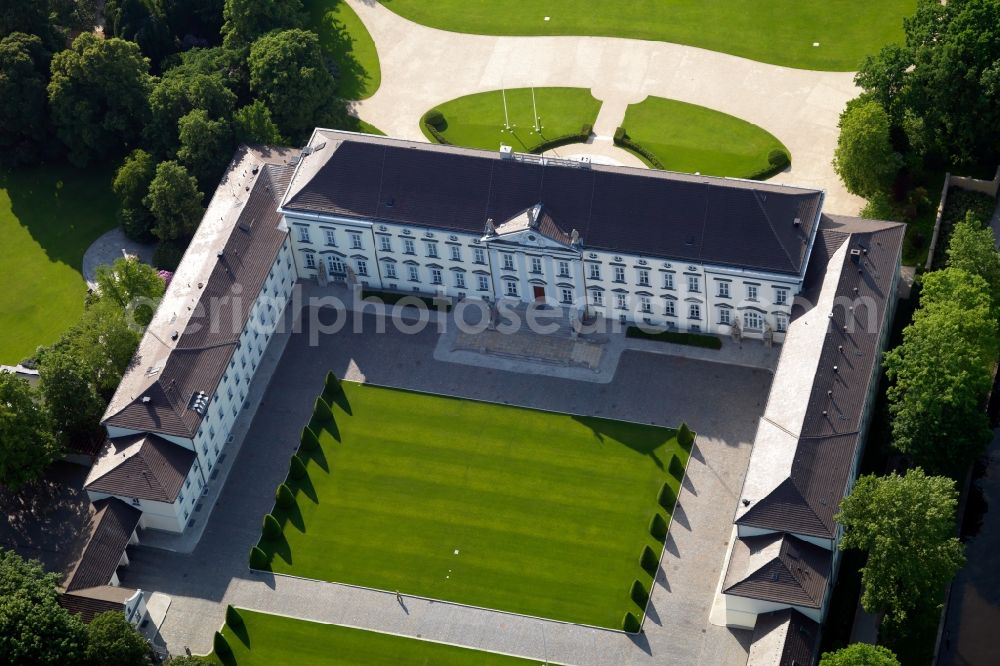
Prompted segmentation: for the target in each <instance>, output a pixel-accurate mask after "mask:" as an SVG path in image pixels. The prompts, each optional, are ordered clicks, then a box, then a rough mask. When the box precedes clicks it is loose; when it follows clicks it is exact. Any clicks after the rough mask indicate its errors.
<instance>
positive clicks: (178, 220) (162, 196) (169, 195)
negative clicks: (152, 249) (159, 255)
mask: <svg viewBox="0 0 1000 666" xmlns="http://www.w3.org/2000/svg"><path fill="white" fill-rule="evenodd" d="M203 196H204V195H203V194H202V193H201V192H199V191H198V182H197V181H196V180H195V179H194V177H192V176H190V175H188V172H187V169H185V168H184V167H183V166H181V165H180V164H178V163H177V162H173V161H168V162H160V163H159V164H158V165H156V176H155V177H154V178H153V182H151V183H150V184H149V194H147V195H146V198H145V199H143V203H145V204H146V206H147V207H148V208H149V210H150V212H151V213H152V214H153V219H155V220H156V226H154V227H153V234H155V235H156V237H157V238H159V239H160V240H177V239H178V238H188V237H190V236H192V235H193V234H194V232H195V230H196V229H197V228H198V223H199V222H200V221H201V216H202V213H203V212H204V210H203V209H202V207H201V200H202V197H203Z"/></svg>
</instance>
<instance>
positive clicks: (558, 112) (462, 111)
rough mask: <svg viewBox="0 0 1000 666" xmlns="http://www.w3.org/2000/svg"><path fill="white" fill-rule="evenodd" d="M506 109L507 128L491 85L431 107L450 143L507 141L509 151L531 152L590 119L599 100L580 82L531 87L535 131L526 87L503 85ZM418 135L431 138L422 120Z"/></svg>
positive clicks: (495, 145)
mask: <svg viewBox="0 0 1000 666" xmlns="http://www.w3.org/2000/svg"><path fill="white" fill-rule="evenodd" d="M506 96H507V113H508V116H509V119H510V124H511V127H512V129H511V130H510V131H507V130H505V129H504V103H503V95H502V94H501V91H499V90H491V91H489V92H484V93H476V94H474V95H466V96H465V97H459V98H457V99H453V100H451V101H448V102H445V103H444V104H440V105H438V106H437V107H436V108H437V109H438V110H439V111H441V113H442V114H444V120H445V125H443V126H442V127H441V128H440V133H441V135H443V136H444V138H445V139H446V140H447V141H448V142H449V143H452V144H455V145H456V146H465V147H466V148H482V149H484V150H498V149H499V148H500V144H507V145H509V146H512V147H513V148H514V150H515V152H519V153H530V152H535V151H536V150H537V149H538V148H539V147H540V146H541V145H542V144H545V143H547V142H549V141H552V140H553V139H556V138H559V137H564V136H569V135H579V134H580V131H581V128H582V127H583V126H584V125H593V124H594V121H595V120H597V112H598V111H600V110H601V102H600V100H597V99H594V96H593V95H591V94H590V91H589V90H587V89H585V88H535V107H536V108H537V109H538V116H539V117H540V118H541V123H540V124H541V132H535V126H534V125H535V124H534V118H533V112H532V104H531V88H512V89H509V90H507V91H506ZM420 126H421V130H423V133H424V136H426V137H427V138H428V139H429V140H430V141H436V138H435V137H434V136H433V135H432V134H431V133H430V132H429V131H428V129H427V127H426V125H425V124H424V123H421V124H420Z"/></svg>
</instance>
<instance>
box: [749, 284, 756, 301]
mask: <svg viewBox="0 0 1000 666" xmlns="http://www.w3.org/2000/svg"><path fill="white" fill-rule="evenodd" d="M747 300H748V301H756V300H757V285H755V284H748V285H747Z"/></svg>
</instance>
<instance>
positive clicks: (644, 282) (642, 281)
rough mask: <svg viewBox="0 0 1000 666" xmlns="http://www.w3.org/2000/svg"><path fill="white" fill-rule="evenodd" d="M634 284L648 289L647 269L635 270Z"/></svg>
mask: <svg viewBox="0 0 1000 666" xmlns="http://www.w3.org/2000/svg"><path fill="white" fill-rule="evenodd" d="M635 279H636V284H638V285H639V286H640V287H648V286H650V284H649V269H648V268H638V269H636V275H635Z"/></svg>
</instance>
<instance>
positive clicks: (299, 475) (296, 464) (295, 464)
mask: <svg viewBox="0 0 1000 666" xmlns="http://www.w3.org/2000/svg"><path fill="white" fill-rule="evenodd" d="M288 476H289V477H291V478H293V479H303V478H305V476H306V465H305V463H303V462H302V458H300V457H298V456H297V455H293V456H292V461H291V462H290V463H288Z"/></svg>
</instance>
